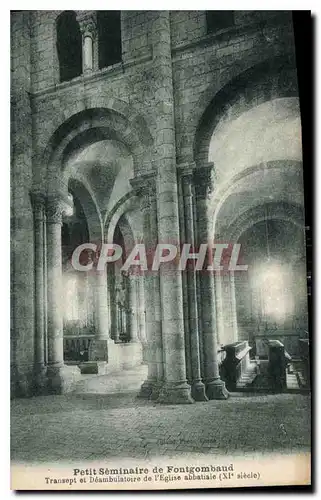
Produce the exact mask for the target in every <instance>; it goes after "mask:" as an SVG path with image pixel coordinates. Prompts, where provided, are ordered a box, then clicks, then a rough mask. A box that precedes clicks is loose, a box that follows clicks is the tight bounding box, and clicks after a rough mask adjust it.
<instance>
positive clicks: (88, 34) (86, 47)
mask: <svg viewBox="0 0 321 500" xmlns="http://www.w3.org/2000/svg"><path fill="white" fill-rule="evenodd" d="M77 20H78V22H79V27H80V31H81V33H82V43H83V50H82V66H83V73H88V72H89V73H90V72H92V71H93V69H94V57H93V56H94V47H93V44H94V38H96V35H97V28H96V12H92V11H81V12H79V13H78V15H77Z"/></svg>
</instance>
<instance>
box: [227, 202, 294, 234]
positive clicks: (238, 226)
mask: <svg viewBox="0 0 321 500" xmlns="http://www.w3.org/2000/svg"><path fill="white" fill-rule="evenodd" d="M263 220H284V221H288V222H291V223H292V224H295V225H296V226H298V227H301V228H302V230H304V212H303V208H302V206H300V205H295V204H289V203H284V202H277V203H265V204H261V205H257V206H256V207H252V208H250V209H249V210H247V211H245V212H244V213H243V214H241V216H240V217H238V218H237V220H236V221H234V222H233V223H232V224H231V225H230V226H229V227H228V228H227V229H226V230H225V231H224V232H223V233H222V235H221V237H222V238H223V239H224V241H225V240H226V241H229V242H231V243H237V242H238V240H239V239H240V237H241V236H242V234H243V233H245V231H247V230H248V229H250V228H251V227H252V226H254V225H255V224H257V223H259V222H261V221H263Z"/></svg>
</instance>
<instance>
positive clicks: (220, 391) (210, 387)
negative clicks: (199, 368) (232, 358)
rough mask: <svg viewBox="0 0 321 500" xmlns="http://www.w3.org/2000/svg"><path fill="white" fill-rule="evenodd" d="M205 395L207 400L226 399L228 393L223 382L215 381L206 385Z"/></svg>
mask: <svg viewBox="0 0 321 500" xmlns="http://www.w3.org/2000/svg"><path fill="white" fill-rule="evenodd" d="M206 395H207V397H208V399H227V398H228V397H229V392H228V390H227V389H226V387H225V382H223V381H222V380H221V379H216V380H212V381H211V382H208V383H207V384H206Z"/></svg>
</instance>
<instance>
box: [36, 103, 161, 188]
mask: <svg viewBox="0 0 321 500" xmlns="http://www.w3.org/2000/svg"><path fill="white" fill-rule="evenodd" d="M106 138H107V139H109V138H113V139H116V140H118V141H120V142H122V143H123V144H125V145H126V146H127V147H128V150H129V151H130V152H131V154H132V155H133V161H134V169H136V171H137V170H139V169H140V168H142V164H143V167H144V168H147V169H148V168H150V165H151V161H150V156H151V152H152V151H151V145H152V144H153V138H152V135H151V133H150V131H149V129H148V127H147V125H146V122H145V119H144V118H143V117H142V116H141V115H138V114H136V113H135V112H134V111H132V110H131V108H130V107H129V105H128V104H127V103H125V102H124V101H121V100H118V99H106V98H105V97H102V96H99V95H98V96H96V95H95V96H89V97H88V99H86V108H85V109H84V103H83V102H82V101H76V100H75V101H73V102H72V103H71V104H70V105H69V107H68V108H67V109H66V110H64V121H63V123H62V124H60V126H58V128H57V129H56V131H55V132H54V133H53V134H52V136H51V138H50V139H49V141H48V143H47V146H46V147H45V149H44V151H43V153H42V154H41V155H40V159H39V160H38V161H37V160H36V163H39V164H40V165H44V167H45V168H46V169H47V170H46V174H45V176H42V177H45V179H44V180H42V179H37V178H36V179H35V183H36V184H37V183H42V184H43V182H45V183H46V185H45V186H43V185H42V187H43V188H45V189H47V187H48V189H49V191H51V190H52V189H54V190H58V191H60V190H64V189H65V188H66V180H67V179H66V178H63V179H62V178H61V171H63V165H64V163H65V161H66V159H67V158H68V157H69V156H70V155H71V154H72V153H73V151H75V150H76V149H77V148H78V149H79V148H82V147H86V146H88V145H90V144H92V143H94V142H97V140H98V141H100V140H104V139H106ZM58 178H60V179H58Z"/></svg>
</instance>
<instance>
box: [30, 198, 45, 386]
mask: <svg viewBox="0 0 321 500" xmlns="http://www.w3.org/2000/svg"><path fill="white" fill-rule="evenodd" d="M32 202H33V210H34V235H35V383H36V390H37V391H40V392H42V391H43V389H44V387H45V384H46V380H45V370H46V369H45V363H46V360H45V288H44V279H45V276H44V264H45V262H44V245H45V241H44V236H45V233H44V217H45V198H44V196H42V195H41V194H38V193H37V194H36V193H33V194H32Z"/></svg>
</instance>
